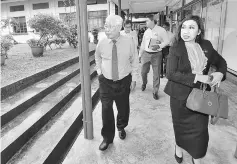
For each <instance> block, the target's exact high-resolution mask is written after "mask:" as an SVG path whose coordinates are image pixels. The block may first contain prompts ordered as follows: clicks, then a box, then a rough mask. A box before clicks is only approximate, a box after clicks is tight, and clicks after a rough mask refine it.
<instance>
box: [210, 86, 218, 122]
mask: <svg viewBox="0 0 237 164" xmlns="http://www.w3.org/2000/svg"><path fill="white" fill-rule="evenodd" d="M214 92H216V93H217V87H214ZM217 95H218V103H219V107H218V109H217V116H216V117H215V116H211V124H212V125H215V124H216V123H217V121H218V120H219V118H220V95H219V94H218V93H217Z"/></svg>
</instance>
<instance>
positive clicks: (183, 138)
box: [170, 97, 209, 159]
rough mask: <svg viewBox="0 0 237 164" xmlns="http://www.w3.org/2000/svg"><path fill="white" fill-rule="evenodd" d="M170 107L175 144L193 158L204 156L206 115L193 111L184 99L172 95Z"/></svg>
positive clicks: (206, 132) (206, 136) (207, 139)
mask: <svg viewBox="0 0 237 164" xmlns="http://www.w3.org/2000/svg"><path fill="white" fill-rule="evenodd" d="M170 107H171V113H172V119H173V127H174V134H175V140H176V144H177V145H178V146H180V147H181V148H183V149H184V150H186V151H187V152H188V153H189V154H190V155H191V156H192V157H193V158H194V159H198V158H202V157H204V156H205V155H206V152H207V147H208V141H209V135H208V120H209V117H208V115H206V114H202V113H198V112H194V111H192V110H190V109H188V108H187V107H186V100H177V99H175V98H172V97H171V98H170Z"/></svg>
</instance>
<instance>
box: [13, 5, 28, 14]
mask: <svg viewBox="0 0 237 164" xmlns="http://www.w3.org/2000/svg"><path fill="white" fill-rule="evenodd" d="M24 10H25V8H24V5H18V6H10V12H15V11H24Z"/></svg>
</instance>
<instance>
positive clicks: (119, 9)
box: [118, 0, 121, 16]
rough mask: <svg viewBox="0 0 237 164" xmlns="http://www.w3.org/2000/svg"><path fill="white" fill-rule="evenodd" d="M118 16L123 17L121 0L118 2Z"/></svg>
mask: <svg viewBox="0 0 237 164" xmlns="http://www.w3.org/2000/svg"><path fill="white" fill-rule="evenodd" d="M118 15H119V16H121V0H118Z"/></svg>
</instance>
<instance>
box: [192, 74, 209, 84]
mask: <svg viewBox="0 0 237 164" xmlns="http://www.w3.org/2000/svg"><path fill="white" fill-rule="evenodd" d="M195 81H199V82H202V83H205V84H210V83H211V80H210V76H208V75H200V74H196V77H195Z"/></svg>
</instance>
